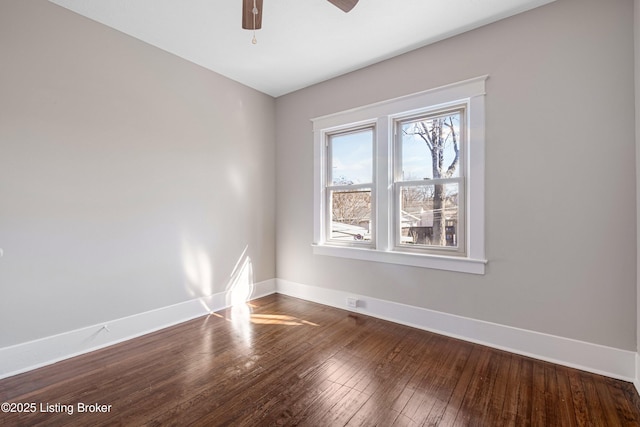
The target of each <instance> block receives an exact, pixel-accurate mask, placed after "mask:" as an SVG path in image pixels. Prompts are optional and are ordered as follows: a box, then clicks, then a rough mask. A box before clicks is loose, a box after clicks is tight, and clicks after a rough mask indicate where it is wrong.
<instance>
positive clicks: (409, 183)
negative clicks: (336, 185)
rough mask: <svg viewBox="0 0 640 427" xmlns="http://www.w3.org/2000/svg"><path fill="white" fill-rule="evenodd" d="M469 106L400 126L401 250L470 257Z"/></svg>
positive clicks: (397, 142) (398, 221)
mask: <svg viewBox="0 0 640 427" xmlns="http://www.w3.org/2000/svg"><path fill="white" fill-rule="evenodd" d="M465 113H466V105H459V106H456V107H454V108H448V109H447V110H445V111H437V110H436V111H433V112H428V113H424V114H421V115H419V116H416V117H409V118H404V119H398V120H396V122H395V125H396V132H395V139H394V145H395V153H396V162H395V165H396V170H395V171H394V177H395V182H394V191H395V197H394V201H395V206H394V213H395V216H394V220H395V224H394V232H395V244H396V248H397V249H400V250H412V251H428V252H431V253H440V252H443V253H447V254H449V255H463V254H464V253H465V234H464V223H465V212H464V206H465V203H464V201H465V199H466V194H465V191H464V190H465V187H464V170H465V167H464V159H465V146H466V144H465V136H466V134H467V132H466V120H465V117H466V114H465Z"/></svg>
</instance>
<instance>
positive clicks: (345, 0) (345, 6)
mask: <svg viewBox="0 0 640 427" xmlns="http://www.w3.org/2000/svg"><path fill="white" fill-rule="evenodd" d="M329 3H331V4H333V5H334V6H337V7H338V8H340V9H342V11H343V12H349V11H350V10H351V9H353V8H354V6H355V5H356V4H358V0H329Z"/></svg>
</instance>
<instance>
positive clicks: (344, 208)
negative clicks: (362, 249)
mask: <svg viewBox="0 0 640 427" xmlns="http://www.w3.org/2000/svg"><path fill="white" fill-rule="evenodd" d="M330 238H331V239H334V240H341V241H345V242H363V241H366V242H369V241H370V240H371V189H369V188H367V189H361V190H354V191H332V192H331V236H330Z"/></svg>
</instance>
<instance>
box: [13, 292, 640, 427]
mask: <svg viewBox="0 0 640 427" xmlns="http://www.w3.org/2000/svg"><path fill="white" fill-rule="evenodd" d="M0 402H10V403H12V404H13V405H12V406H14V408H13V409H18V404H29V403H35V404H36V408H35V413H20V414H19V413H0V425H3V426H13V425H25V426H34V425H43V426H45V425H46V426H56V425H82V426H89V425H126V426H138V425H150V426H159V425H204V426H269V425H305V426H343V425H349V426H356V425H364V426H376V425H377V426H395V425H397V426H414V425H415V426H421V425H441V426H458V425H461V426H462V425H474V426H526V425H533V426H583V425H585V426H587V425H588V426H631V425H640V398H639V397H638V395H637V393H636V391H635V389H634V387H633V385H632V384H630V383H626V382H623V381H618V380H614V379H611V378H607V377H603V376H599V375H594V374H590V373H586V372H582V371H578V370H575V369H570V368H566V367H563V366H558V365H554V364H551V363H546V362H541V361H538V360H534V359H530V358H527V357H522V356H517V355H514V354H510V353H507V352H503V351H499V350H494V349H491V348H488V347H483V346H480V345H476V344H471V343H467V342H464V341H459V340H455V339H451V338H446V337H443V336H440V335H436V334H432V333H429V332H425V331H421V330H417V329H413V328H409V327H405V326H400V325H397V324H394V323H390V322H385V321H382V320H378V319H374V318H370V317H366V316H360V315H353V314H350V313H349V312H346V311H343V310H338V309H335V308H331V307H326V306H322V305H318V304H314V303H309V302H306V301H302V300H298V299H295V298H291V297H286V296H282V295H271V296H268V297H265V298H261V299H259V300H255V301H252V302H251V307H244V308H239V309H230V310H225V311H222V312H219V313H214V314H212V315H210V316H208V317H205V318H199V319H196V320H193V321H190V322H186V323H183V324H180V325H178V326H175V327H172V328H169V329H165V330H162V331H159V332H156V333H153V334H149V335H145V336H144V337H141V338H137V339H134V340H131V341H127V342H125V343H121V344H118V345H115V346H112V347H109V348H107V349H103V350H99V351H96V352H93V353H90V354H86V355H83V356H79V357H76V358H73V359H69V360H66V361H63V362H59V363H56V364H54V365H51V366H48V367H44V368H41V369H38V370H35V371H31V372H28V373H25V374H21V375H17V376H14V377H10V378H7V379H4V380H1V381H0ZM82 404H86V405H89V404H99V405H104V406H102V407H100V406H92V407H90V406H85V407H83V406H82ZM27 409H30V408H29V407H27ZM88 409H93V410H98V409H103V410H104V411H105V412H87V410H88ZM43 410H45V411H47V410H48V412H43ZM82 410H84V412H82ZM68 412H72V414H69V413H68Z"/></svg>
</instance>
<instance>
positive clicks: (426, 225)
mask: <svg viewBox="0 0 640 427" xmlns="http://www.w3.org/2000/svg"><path fill="white" fill-rule="evenodd" d="M485 80H486V76H483V77H479V78H475V79H471V80H466V81H463V82H459V83H455V84H452V85H448V86H444V87H441V88H436V89H432V90H428V91H425V92H420V93H417V94H413V95H409V96H406V97H402V98H397V99H393V100H390V101H385V102H381V103H378V104H372V105H368V106H365V107H361V108H357V109H354V110H349V111H346V112H342V113H337V114H332V115H329V116H324V117H320V118H317V119H314V120H313V127H314V175H315V179H314V185H315V189H314V196H315V198H314V200H315V203H314V208H315V213H314V226H315V230H314V245H313V247H314V253H316V254H320V255H330V256H339V257H348V258H355V259H363V260H372V261H379V262H389V263H395V264H403V265H411V266H418V267H427V268H437V269H444V270H452V271H461V272H467V273H476V274H484V267H485V263H486V260H485V259H484V258H485V257H484V84H485Z"/></svg>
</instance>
